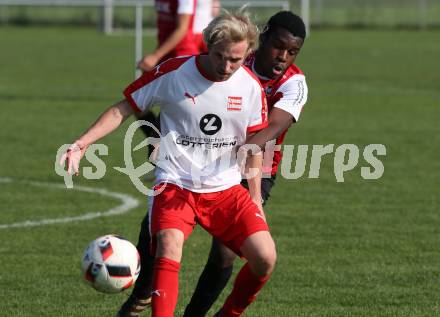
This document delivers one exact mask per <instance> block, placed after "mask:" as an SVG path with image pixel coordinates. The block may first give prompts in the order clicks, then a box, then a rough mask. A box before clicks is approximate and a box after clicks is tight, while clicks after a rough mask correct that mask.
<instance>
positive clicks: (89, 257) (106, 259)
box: [81, 235, 141, 293]
mask: <svg viewBox="0 0 440 317" xmlns="http://www.w3.org/2000/svg"><path fill="white" fill-rule="evenodd" d="M140 268H141V265H140V257H139V253H138V251H137V249H136V247H135V246H134V245H133V244H132V243H131V242H130V241H128V240H126V239H124V238H122V237H120V236H116V235H106V236H102V237H99V238H98V239H96V240H94V241H92V242H90V244H89V245H88V246H87V249H86V250H85V251H84V255H83V257H82V260H81V270H82V274H83V277H84V279H85V280H86V281H87V283H88V284H90V285H91V286H92V287H93V288H94V289H96V290H98V291H100V292H103V293H117V292H121V291H123V290H125V289H127V288H129V287H130V286H131V285H133V283H134V282H135V281H136V279H137V277H138V275H139V271H140Z"/></svg>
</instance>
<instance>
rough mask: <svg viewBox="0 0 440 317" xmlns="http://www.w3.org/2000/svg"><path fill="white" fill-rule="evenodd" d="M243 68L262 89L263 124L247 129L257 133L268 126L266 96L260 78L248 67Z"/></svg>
mask: <svg viewBox="0 0 440 317" xmlns="http://www.w3.org/2000/svg"><path fill="white" fill-rule="evenodd" d="M242 67H243V68H244V69H245V70H246V71H247V72H248V74H249V75H251V77H252V78H253V79H255V81H256V82H257V83H258V85H259V86H260V89H261V123H260V124H258V125H254V126H250V127H248V128H247V132H255V131H258V130H262V129H264V128H266V127H267V126H268V121H267V101H266V94H265V93H264V89H263V86H262V85H261V82H260V81H259V80H258V77H257V76H255V74H254V73H253V72H252V71H251V70H250V69H249V68H247V67H246V66H244V65H243V66H242Z"/></svg>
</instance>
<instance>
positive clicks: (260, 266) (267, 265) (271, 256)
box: [249, 247, 277, 276]
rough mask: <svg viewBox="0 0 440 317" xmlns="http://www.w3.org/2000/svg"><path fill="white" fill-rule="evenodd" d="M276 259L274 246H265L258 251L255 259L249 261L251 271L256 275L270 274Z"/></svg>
mask: <svg viewBox="0 0 440 317" xmlns="http://www.w3.org/2000/svg"><path fill="white" fill-rule="evenodd" d="M276 261H277V254H276V250H275V247H272V248H266V249H264V250H263V251H262V252H260V253H259V254H258V255H257V256H256V257H255V259H254V260H253V261H252V262H253V263H251V262H249V265H250V266H251V269H252V271H253V272H254V273H255V274H256V275H258V276H267V275H270V274H272V272H273V270H274V269H275V263H276Z"/></svg>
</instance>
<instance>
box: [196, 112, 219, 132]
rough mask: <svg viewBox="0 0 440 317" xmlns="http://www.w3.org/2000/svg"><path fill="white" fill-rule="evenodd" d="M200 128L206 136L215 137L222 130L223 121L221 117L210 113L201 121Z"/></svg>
mask: <svg viewBox="0 0 440 317" xmlns="http://www.w3.org/2000/svg"><path fill="white" fill-rule="evenodd" d="M199 127H200V130H202V132H203V133H205V134H206V135H214V134H216V133H217V132H218V131H220V129H221V128H222V120H221V119H220V117H219V116H217V115H215V114H213V113H208V114H206V115H204V116H203V117H202V119H200V122H199Z"/></svg>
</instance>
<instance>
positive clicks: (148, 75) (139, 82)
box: [124, 56, 192, 112]
mask: <svg viewBox="0 0 440 317" xmlns="http://www.w3.org/2000/svg"><path fill="white" fill-rule="evenodd" d="M191 57H192V56H185V57H178V58H170V59H168V60H166V61H164V62H163V63H161V64H159V65H157V66H156V67H155V68H154V69H152V70H150V71H148V72H145V73H143V74H142V76H141V77H139V78H138V79H136V80H135V81H134V82H132V83H131V84H130V85H128V87H127V88H125V89H124V96H125V98H127V100H128V102H129V103H130V105H131V107H132V108H133V109H134V110H135V111H137V112H140V111H141V110H140V109H139V107H138V105H137V104H136V101H135V100H134V99H133V97H132V94H133V93H134V92H135V91H137V90H139V89H141V88H142V87H144V86H146V85H148V84H149V83H150V82H152V81H154V80H156V79H157V78H159V77H161V76H162V75H165V74H167V73H169V72H172V71H173V70H176V69H178V68H179V67H180V66H181V65H182V64H183V63H185V62H186V61H187V60H188V59H190V58H191Z"/></svg>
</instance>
